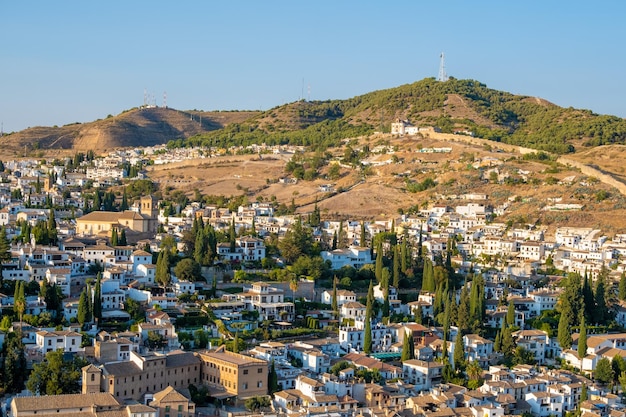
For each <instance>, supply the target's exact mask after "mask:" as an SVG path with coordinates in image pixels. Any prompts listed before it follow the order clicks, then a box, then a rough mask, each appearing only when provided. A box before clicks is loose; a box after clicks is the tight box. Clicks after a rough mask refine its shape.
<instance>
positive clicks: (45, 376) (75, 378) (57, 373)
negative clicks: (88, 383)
mask: <svg viewBox="0 0 626 417" xmlns="http://www.w3.org/2000/svg"><path fill="white" fill-rule="evenodd" d="M86 365H87V362H86V361H85V360H84V359H82V358H80V357H79V356H75V357H74V358H73V359H71V360H64V359H63V351H61V350H57V351H51V352H48V353H47V354H46V359H45V360H44V361H43V362H41V363H37V364H34V365H33V372H32V373H31V374H30V377H29V378H28V381H27V382H26V388H28V389H29V390H30V391H31V392H33V393H35V394H37V395H60V394H78V393H80V390H81V386H80V384H79V382H80V378H81V369H82V368H83V367H84V366H86Z"/></svg>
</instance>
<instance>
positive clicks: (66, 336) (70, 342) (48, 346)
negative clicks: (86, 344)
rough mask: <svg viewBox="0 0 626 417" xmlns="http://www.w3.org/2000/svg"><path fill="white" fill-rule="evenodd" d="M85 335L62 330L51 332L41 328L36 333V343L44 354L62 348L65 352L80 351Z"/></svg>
mask: <svg viewBox="0 0 626 417" xmlns="http://www.w3.org/2000/svg"><path fill="white" fill-rule="evenodd" d="M82 339H83V336H82V335H81V334H80V333H76V332H72V331H68V330H61V331H53V332H49V331H46V330H41V331H38V332H37V333H36V336H35V343H36V345H37V348H38V350H39V351H40V352H41V353H42V354H44V355H45V354H46V353H47V352H51V351H56V350H59V349H60V350H62V351H63V352H78V350H79V349H80V344H81V341H82Z"/></svg>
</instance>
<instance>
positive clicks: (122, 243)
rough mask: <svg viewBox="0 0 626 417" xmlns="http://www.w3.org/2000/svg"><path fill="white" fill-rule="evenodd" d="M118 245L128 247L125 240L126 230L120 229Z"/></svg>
mask: <svg viewBox="0 0 626 417" xmlns="http://www.w3.org/2000/svg"><path fill="white" fill-rule="evenodd" d="M119 243H120V246H126V245H128V240H127V239H126V229H122V232H121V233H120V238H119Z"/></svg>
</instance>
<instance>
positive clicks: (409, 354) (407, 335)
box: [400, 331, 415, 362]
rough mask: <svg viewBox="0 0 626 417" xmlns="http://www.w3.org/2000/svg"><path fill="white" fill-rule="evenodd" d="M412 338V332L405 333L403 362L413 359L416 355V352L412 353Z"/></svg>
mask: <svg viewBox="0 0 626 417" xmlns="http://www.w3.org/2000/svg"><path fill="white" fill-rule="evenodd" d="M410 338H413V336H412V335H411V332H410V331H409V332H405V333H404V338H403V339H402V356H401V357H400V359H401V360H402V362H404V361H406V360H409V359H413V356H414V355H415V353H414V352H411V342H410V340H409V339H410Z"/></svg>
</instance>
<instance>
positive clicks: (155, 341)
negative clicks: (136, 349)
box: [145, 331, 167, 349]
mask: <svg viewBox="0 0 626 417" xmlns="http://www.w3.org/2000/svg"><path fill="white" fill-rule="evenodd" d="M145 345H146V346H147V347H149V348H150V349H161V348H164V347H165V346H166V345H167V340H165V336H163V335H162V334H160V333H158V332H155V331H149V332H148V339H147V340H146V341H145Z"/></svg>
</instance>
